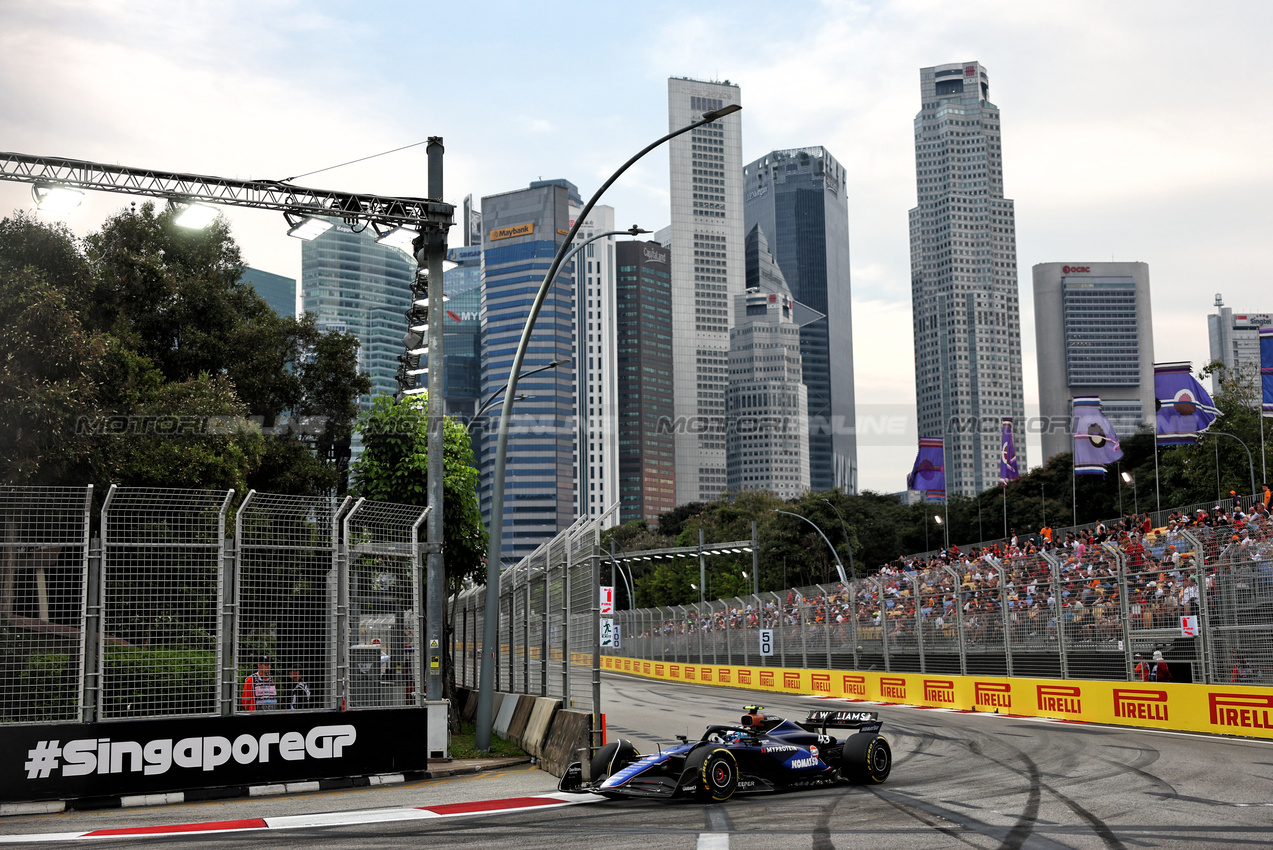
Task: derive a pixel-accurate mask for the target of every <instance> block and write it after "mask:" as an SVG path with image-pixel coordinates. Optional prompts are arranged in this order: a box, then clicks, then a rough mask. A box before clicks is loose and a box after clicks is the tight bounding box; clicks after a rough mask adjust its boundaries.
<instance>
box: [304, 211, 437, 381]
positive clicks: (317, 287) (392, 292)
mask: <svg viewBox="0 0 1273 850" xmlns="http://www.w3.org/2000/svg"><path fill="white" fill-rule="evenodd" d="M415 273H416V263H415V260H414V259H413V258H412V257H411V256H410V255H409V254H407V253H406V252H405V251H402V250H400V249H398V248H391V247H389V246H387V245H377V244H376V234H375V232H374V231H372V230H371V229H370V228H367V229H366V230H363V231H360V232H357V233H355V232H354V231H353V230H351V229H350V228H349V226H348V225H346V224H344V223H343V222H339V221H337V222H335V223H334V224H333V225H332V228H331V229H330V230H328V231H327V232H326V233H323V234H321V235H320V236H318V237H317V238H315V239H312V240H310V241H308V242H302V243H301V292H302V301H303V304H304V308H305V311H306V312H308V313H313V314H314V315H315V316H316V317H317V320H318V323H319V325H320V326H322V327H327V328H336V329H340V330H343V331H344V332H346V333H350V334H353V335H354V336H356V337H358V341H359V343H361V345H360V347H359V349H358V369H359V371H362V372H365V373H367V375H369V376H370V377H371V381H372V388H371V395H372V396H377V395H393V394H394V393H396V392H397V391H398V355H400V354H402V335H403V334H404V333H405V332H406V325H407V320H406V316H405V313H406V311H407V308H408V307H410V306H411V281H412V279H413V278H414V277H415ZM361 403H362V404H364V405H366V404H370V397H364V398H362V399H361Z"/></svg>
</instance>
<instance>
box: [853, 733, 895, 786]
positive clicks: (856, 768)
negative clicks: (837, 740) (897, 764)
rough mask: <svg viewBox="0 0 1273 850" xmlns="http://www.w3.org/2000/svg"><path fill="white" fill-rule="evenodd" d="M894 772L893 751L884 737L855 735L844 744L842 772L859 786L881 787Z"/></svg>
mask: <svg viewBox="0 0 1273 850" xmlns="http://www.w3.org/2000/svg"><path fill="white" fill-rule="evenodd" d="M892 771H893V750H892V748H891V747H889V745H888V741H887V740H885V738H884V736H882V735H853V736H851V737H850V738H849V740H847V741H845V742H844V752H843V755H842V756H841V760H840V772H841V774H842V775H843V776H844V778H845V779H848V780H849V781H850V782H853V783H855V784H858V785H879V784H880V783H881V782H883V781H884V780H886V779H888V775H889V774H890V773H891V772H892Z"/></svg>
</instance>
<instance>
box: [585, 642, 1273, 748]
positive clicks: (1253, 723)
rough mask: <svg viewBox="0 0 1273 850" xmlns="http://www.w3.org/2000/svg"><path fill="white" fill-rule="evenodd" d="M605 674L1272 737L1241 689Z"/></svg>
mask: <svg viewBox="0 0 1273 850" xmlns="http://www.w3.org/2000/svg"><path fill="white" fill-rule="evenodd" d="M601 666H602V669H604V670H614V671H616V672H623V673H632V674H634V675H637V676H647V677H649V678H652V679H662V680H665V681H676V682H692V683H694V684H706V685H728V686H730V687H738V688H750V689H752V690H759V691H770V692H774V693H787V694H802V695H805V696H820V697H831V698H835V699H851V700H870V701H874V702H885V703H899V704H905V705H916V706H924V707H929V708H949V709H954V710H957V711H984V712H993V713H998V714H1013V715H1019V716H1022V717H1050V718H1053V719H1056V720H1077V721H1082V722H1087V723H1108V724H1113V725H1118V726H1145V727H1150V728H1155V729H1171V730H1175V731H1181V732H1207V733H1212V734H1218V735H1244V736H1248V737H1254V738H1269V739H1273V690H1271V689H1269V688H1254V687H1246V686H1242V685H1195V684H1179V683H1172V682H1106V681H1096V680H1089V679H1016V678H1013V679H1009V678H1006V677H1001V676H946V675H932V674H923V673H881V672H878V671H861V670H816V669H792V668H782V667H754V666H753V667H740V666H725V665H715V664H685V663H674V662H668V661H646V660H644V659H639V658H621V657H617V656H613V655H607V656H603V657H602V659H601Z"/></svg>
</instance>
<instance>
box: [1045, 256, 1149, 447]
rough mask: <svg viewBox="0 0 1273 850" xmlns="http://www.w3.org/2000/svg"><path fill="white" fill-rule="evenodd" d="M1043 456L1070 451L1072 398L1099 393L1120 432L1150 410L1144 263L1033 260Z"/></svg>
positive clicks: (1124, 432) (1127, 431) (1123, 434)
mask: <svg viewBox="0 0 1273 850" xmlns="http://www.w3.org/2000/svg"><path fill="white" fill-rule="evenodd" d="M1034 332H1035V337H1036V341H1037V349H1036V350H1037V357H1038V363H1039V414H1040V419H1041V422H1042V424H1043V426H1044V427H1042V428H1041V429H1040V431H1041V437H1042V442H1043V459H1042V462H1043V463H1047V462H1048V459H1049V458H1051V457H1053V456H1054V455H1058V454H1063V453H1066V452H1070V451H1072V450H1073V442H1072V438H1071V434H1070V431H1071V426H1070V422H1071V421H1072V420H1071V401H1072V400H1073V399H1075V398H1079V397H1084V396H1098V397H1099V398H1100V400H1101V408H1102V410H1103V411H1104V413H1105V416H1106V418H1108V419H1109V421H1110V424H1111V425H1113V426H1114V431H1115V433H1117V434H1118V436H1119V437H1120V438H1125V437H1128V436H1130V435H1132V434H1134V433H1136V429H1137V428H1139V427H1140V424H1141V423H1142V422H1153V417H1154V409H1155V407H1154V324H1153V311H1152V307H1151V304H1150V300H1149V266H1148V265H1146V264H1145V263H1091V262H1086V263H1040V264H1038V265H1036V266H1035V267H1034Z"/></svg>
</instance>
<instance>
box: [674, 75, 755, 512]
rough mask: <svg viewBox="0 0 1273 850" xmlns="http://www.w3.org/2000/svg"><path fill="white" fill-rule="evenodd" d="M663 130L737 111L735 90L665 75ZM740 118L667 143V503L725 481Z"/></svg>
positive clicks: (702, 494) (703, 496) (714, 491)
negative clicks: (671, 386)
mask: <svg viewBox="0 0 1273 850" xmlns="http://www.w3.org/2000/svg"><path fill="white" fill-rule="evenodd" d="M667 103H668V125H669V127H671V129H673V130H677V129H680V128H682V127H685V126H686V125H688V124H691V123H693V122H694V121H696V120H698V119H700V118H701V117H702V115H703V113H704V112H708V111H710V110H713V109H720V108H721V107H723V106H726V105H730V104H737V103H740V96H739V90H738V86H736V85H733V84H731V83H730V82H729V81H728V80H727V81H725V82H723V83H711V82H703V81H700V80H690V79H685V78H681V77H673V78H672V79H669V80H668V83H667ZM740 116H741V113H734V114H732V115H727V116H725V117H724V118H721V119H720V120H719V121H714V122H712V123H711V124H708V125H706V126H704V127H699V128H698V129H696V130H692V131H690V132H689V133H686V134H684V135H681V136H677V137H676V138H675V139H673V140H672V141H671V142H670V143H669V146H670V150H669V151H668V158H669V160H670V161H671V195H672V235H671V243H672V344H673V362H674V367H673V370H672V371H673V373H674V380H675V382H676V392H675V395H674V399H675V405H676V415H675V418H674V430H675V439H676V501H677V503H678V504H684V503H686V502H694V501H698V500H707V499H712V498H714V497H715V496H717V495H718V494H720V493H722V492H723V491H724V490H725V487H726V485H727V483H728V481H727V473H726V468H725V388H726V386H727V384H728V383H729V367H728V362H729V329H730V328H731V327H733V324H734V322H733V318H734V317H733V310H734V298H735V297H736V296H738V295H741V294H742V293H743V288H744V286H743V191H742V189H743V186H742V183H743V180H742V177H743V163H742V122H741V119H740Z"/></svg>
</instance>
